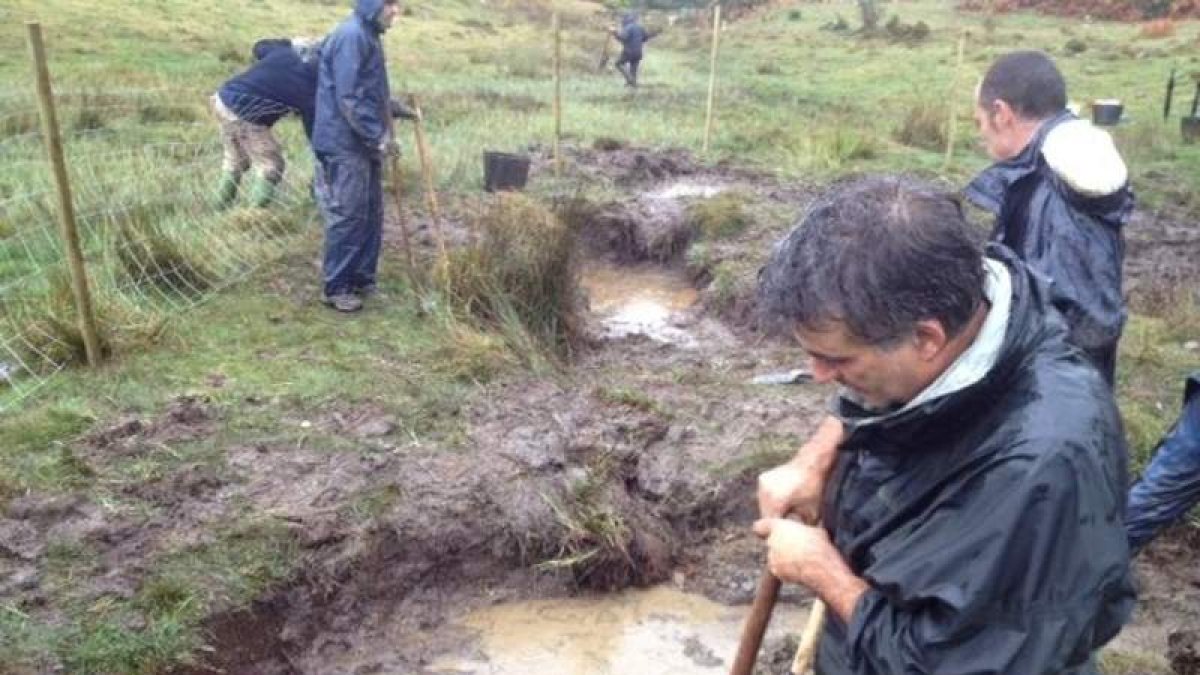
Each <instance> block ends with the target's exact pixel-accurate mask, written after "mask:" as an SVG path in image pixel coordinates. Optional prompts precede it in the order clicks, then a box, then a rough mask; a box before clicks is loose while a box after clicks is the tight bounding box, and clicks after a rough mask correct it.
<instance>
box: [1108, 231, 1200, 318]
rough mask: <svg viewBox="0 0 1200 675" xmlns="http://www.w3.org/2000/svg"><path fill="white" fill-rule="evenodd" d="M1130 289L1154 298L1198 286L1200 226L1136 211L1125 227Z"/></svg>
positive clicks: (1135, 295) (1127, 285)
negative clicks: (1175, 290) (1179, 289)
mask: <svg viewBox="0 0 1200 675" xmlns="http://www.w3.org/2000/svg"><path fill="white" fill-rule="evenodd" d="M1125 233H1126V234H1125V277H1126V290H1127V292H1128V294H1129V295H1130V296H1132V297H1134V298H1148V299H1153V296H1154V295H1156V294H1163V293H1167V294H1170V293H1171V292H1172V291H1173V290H1174V289H1177V288H1191V289H1195V286H1196V278H1197V277H1198V276H1200V227H1198V226H1197V225H1196V224H1194V223H1190V222H1187V221H1184V220H1176V219H1174V218H1172V217H1171V216H1170V215H1168V214H1157V213H1152V212H1145V211H1135V212H1134V214H1133V218H1132V219H1131V220H1130V223H1129V225H1128V227H1127V228H1126V230H1125Z"/></svg>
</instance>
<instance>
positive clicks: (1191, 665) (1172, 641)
mask: <svg viewBox="0 0 1200 675" xmlns="http://www.w3.org/2000/svg"><path fill="white" fill-rule="evenodd" d="M1167 650H1168V656H1169V658H1170V659H1171V669H1172V670H1174V671H1175V675H1200V631H1196V630H1181V631H1176V632H1174V633H1171V635H1169V636H1168V637H1167Z"/></svg>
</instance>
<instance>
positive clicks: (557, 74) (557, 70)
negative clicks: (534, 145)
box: [554, 9, 562, 178]
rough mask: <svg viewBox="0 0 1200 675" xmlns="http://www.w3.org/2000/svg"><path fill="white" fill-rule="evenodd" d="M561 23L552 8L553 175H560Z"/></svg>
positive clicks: (556, 12) (556, 11)
mask: <svg viewBox="0 0 1200 675" xmlns="http://www.w3.org/2000/svg"><path fill="white" fill-rule="evenodd" d="M561 145H562V23H561V20H560V19H559V15H558V10H557V9H555V10H554V176H555V177H556V178H557V177H560V176H562V147H561Z"/></svg>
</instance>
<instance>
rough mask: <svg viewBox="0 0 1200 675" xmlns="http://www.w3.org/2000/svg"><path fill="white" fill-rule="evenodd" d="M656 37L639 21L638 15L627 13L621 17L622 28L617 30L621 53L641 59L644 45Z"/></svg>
mask: <svg viewBox="0 0 1200 675" xmlns="http://www.w3.org/2000/svg"><path fill="white" fill-rule="evenodd" d="M652 37H654V34H653V33H650V32H649V31H647V30H646V29H645V28H642V25H641V24H639V23H638V21H637V15H635V14H626V15H625V16H623V17H621V30H619V31H617V41H618V42H620V43H621V55H622V56H625V57H628V58H634V59H640V58H642V46H643V45H644V44H646V42H648V41H649V40H650V38H652Z"/></svg>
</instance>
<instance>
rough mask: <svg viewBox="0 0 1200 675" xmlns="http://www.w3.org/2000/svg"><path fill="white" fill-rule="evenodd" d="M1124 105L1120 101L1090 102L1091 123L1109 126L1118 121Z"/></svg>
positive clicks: (1123, 110)
mask: <svg viewBox="0 0 1200 675" xmlns="http://www.w3.org/2000/svg"><path fill="white" fill-rule="evenodd" d="M1123 112H1125V106H1124V105H1122V104H1121V102H1120V101H1114V100H1111V99H1110V100H1107V101H1096V102H1095V103H1093V104H1092V124H1095V125H1096V126H1098V127H1111V126H1115V125H1116V124H1118V123H1120V121H1121V113H1123Z"/></svg>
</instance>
